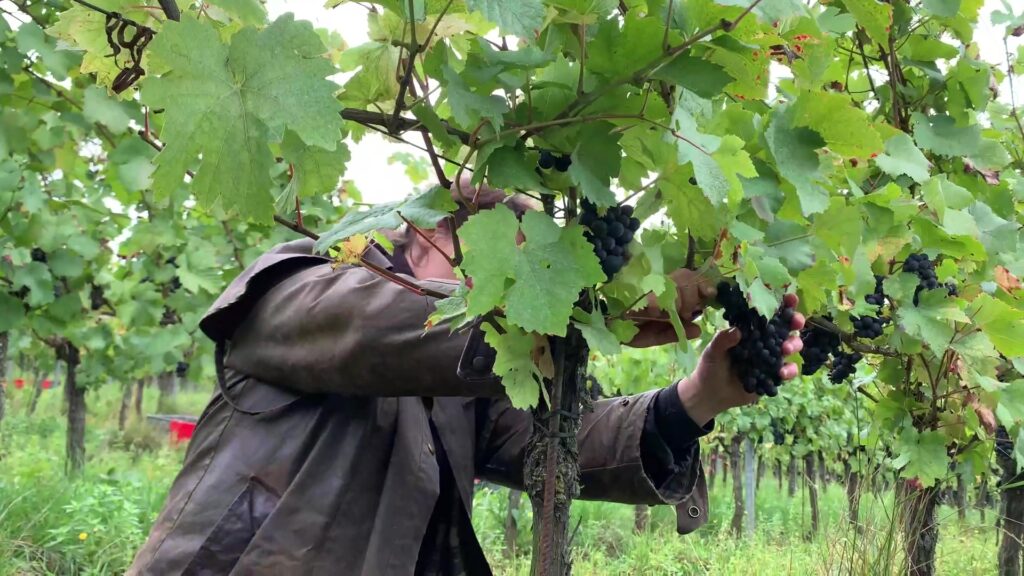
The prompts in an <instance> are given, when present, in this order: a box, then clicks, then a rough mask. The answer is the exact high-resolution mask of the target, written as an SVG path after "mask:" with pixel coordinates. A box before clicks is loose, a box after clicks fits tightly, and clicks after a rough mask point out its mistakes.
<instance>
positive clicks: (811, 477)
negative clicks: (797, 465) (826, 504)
mask: <svg viewBox="0 0 1024 576" xmlns="http://www.w3.org/2000/svg"><path fill="white" fill-rule="evenodd" d="M815 460H817V458H816V457H815V455H814V453H813V452H808V453H807V455H806V456H804V473H805V479H806V483H807V492H808V494H809V498H808V499H809V500H810V502H811V535H812V536H817V535H818V520H819V517H818V477H817V476H816V475H815V471H814V464H815Z"/></svg>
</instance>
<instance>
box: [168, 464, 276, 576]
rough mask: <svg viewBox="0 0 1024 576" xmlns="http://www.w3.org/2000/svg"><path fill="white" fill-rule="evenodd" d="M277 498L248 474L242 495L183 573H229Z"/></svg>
mask: <svg viewBox="0 0 1024 576" xmlns="http://www.w3.org/2000/svg"><path fill="white" fill-rule="evenodd" d="M278 500H280V496H279V495H278V494H276V493H275V492H274V491H273V490H272V489H270V487H268V486H267V485H266V484H264V483H263V482H261V481H260V480H258V479H257V478H255V477H250V478H249V482H248V483H247V484H246V485H245V488H244V489H243V490H242V492H241V494H239V495H238V496H237V497H236V498H235V501H234V502H232V503H231V506H229V507H228V509H227V511H225V512H224V514H223V515H222V516H221V517H220V520H218V521H217V524H216V525H214V527H213V530H211V531H210V535H209V536H207V537H206V541H204V542H203V545H202V546H200V547H199V550H198V551H197V552H196V555H195V556H194V557H193V558H192V561H191V562H189V564H188V566H187V567H186V568H185V571H184V572H183V573H182V574H183V575H185V576H215V575H216V576H221V575H224V574H228V573H230V572H231V570H232V569H233V568H234V567H235V564H237V563H238V560H239V559H240V558H241V557H242V554H243V553H244V552H245V549H246V548H248V547H249V543H250V542H252V539H253V538H254V537H255V536H256V533H257V532H258V531H259V529H260V527H261V526H263V523H264V522H266V520H267V518H268V517H269V516H270V513H271V512H273V511H274V508H275V507H276V506H277V502H278Z"/></svg>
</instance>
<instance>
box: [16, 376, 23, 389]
mask: <svg viewBox="0 0 1024 576" xmlns="http://www.w3.org/2000/svg"><path fill="white" fill-rule="evenodd" d="M14 387H15V388H17V389H18V390H21V389H22V388H24V387H25V379H24V378H15V379H14Z"/></svg>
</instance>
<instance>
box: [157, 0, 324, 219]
mask: <svg viewBox="0 0 1024 576" xmlns="http://www.w3.org/2000/svg"><path fill="white" fill-rule="evenodd" d="M324 50H325V49H324V45H323V43H322V42H321V41H320V37H319V36H317V34H316V32H314V31H313V27H312V26H311V25H310V24H309V23H308V22H295V21H294V20H293V19H292V16H291V15H290V14H286V15H284V16H282V17H280V18H278V19H277V20H275V21H274V23H273V24H271V25H270V26H268V27H266V28H264V29H263V30H259V31H257V30H256V29H254V28H248V27H247V28H243V29H242V30H240V31H239V32H237V33H236V34H235V35H234V36H232V38H231V44H230V46H229V45H226V44H224V43H222V41H221V40H220V38H219V36H218V34H217V32H216V30H215V29H214V28H213V27H212V25H210V24H208V23H204V22H199V21H197V20H195V19H194V18H192V17H191V16H187V15H186V16H183V17H182V21H181V22H180V23H173V22H168V23H166V24H165V26H164V28H163V29H162V30H161V32H160V34H159V35H158V36H157V37H156V39H155V40H153V42H152V43H151V44H150V48H149V51H150V52H151V53H152V57H153V58H154V59H158V60H159V61H161V62H163V63H164V64H165V65H166V66H168V67H169V68H170V69H171V70H172V71H173V73H171V74H167V75H166V76H163V77H159V78H148V79H147V80H146V81H145V84H144V90H143V101H144V102H145V103H146V104H148V105H150V106H153V107H154V108H164V109H165V110H166V112H165V116H166V120H165V122H164V130H163V133H162V134H161V135H160V136H161V138H162V139H163V140H164V142H165V143H166V147H165V148H164V149H163V151H162V152H161V153H160V154H158V155H157V157H156V159H155V160H154V162H155V164H156V165H157V169H156V171H155V172H154V174H153V188H154V190H155V191H156V192H158V193H160V194H162V195H163V196H170V194H171V193H173V192H174V191H175V190H176V189H177V188H178V186H180V184H181V179H182V177H183V175H184V174H185V171H186V169H188V168H189V166H190V165H191V164H192V163H193V162H194V161H195V158H196V156H197V155H202V162H201V164H200V166H199V168H198V169H197V170H196V175H195V178H194V179H193V181H192V189H193V191H194V192H195V194H196V196H197V198H199V200H200V202H202V203H203V204H204V205H208V206H213V205H216V204H220V205H221V206H222V207H223V208H224V209H237V210H238V211H239V212H240V213H241V214H243V215H246V216H250V217H253V218H256V219H258V220H262V221H269V220H270V219H271V217H272V215H273V214H272V208H273V205H272V199H271V196H270V189H271V186H272V181H271V179H270V168H271V166H272V165H273V162H274V156H273V154H272V153H271V151H270V148H269V146H268V143H269V142H270V141H276V140H280V139H281V137H283V132H284V129H285V128H288V129H291V130H293V131H295V133H296V134H297V135H298V136H299V137H300V138H302V140H303V142H305V143H306V144H308V145H313V146H320V147H321V148H324V149H327V150H334V149H335V148H336V147H337V144H338V139H339V135H340V134H341V130H342V126H343V124H342V121H341V116H340V115H339V112H340V104H339V102H338V101H337V100H336V99H335V98H334V91H335V88H336V86H335V84H334V83H332V82H330V81H329V80H327V79H326V77H327V76H329V75H331V74H333V73H334V72H335V69H334V67H333V66H332V65H331V64H330V62H328V61H327V60H326V59H324V58H320V57H319V56H320V55H321V54H323V52H324ZM282 102H287V103H288V106H282V105H281V103H282Z"/></svg>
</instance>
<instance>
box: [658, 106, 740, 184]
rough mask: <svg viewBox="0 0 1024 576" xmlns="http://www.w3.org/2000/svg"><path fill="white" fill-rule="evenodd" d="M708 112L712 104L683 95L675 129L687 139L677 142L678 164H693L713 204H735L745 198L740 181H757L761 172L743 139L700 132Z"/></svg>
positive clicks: (675, 114) (677, 139) (695, 174)
mask: <svg viewBox="0 0 1024 576" xmlns="http://www.w3.org/2000/svg"><path fill="white" fill-rule="evenodd" d="M708 110H709V103H708V101H706V100H703V99H701V98H698V97H697V96H696V95H694V94H692V93H690V92H687V91H685V90H682V91H681V94H680V97H679V103H678V105H677V106H676V109H675V111H674V112H673V114H672V127H673V128H674V129H675V130H676V132H678V133H680V134H685V135H686V136H687V137H686V138H685V139H683V138H675V143H676V147H677V156H678V161H679V163H680V164H686V163H692V164H693V173H694V177H695V178H696V179H697V185H698V186H700V189H701V190H702V191H703V192H704V195H705V196H707V198H708V200H710V201H711V202H712V203H714V204H718V203H726V202H728V203H735V202H738V201H739V200H740V199H742V197H743V184H742V183H741V181H740V178H739V177H740V176H745V177H747V178H754V177H756V176H757V169H756V168H754V164H753V162H751V160H750V155H749V154H747V152H746V151H745V150H743V141H742V140H741V139H740V138H738V137H737V136H734V135H728V136H724V137H719V136H715V135H712V134H704V133H702V132H701V131H700V129H699V127H698V124H697V122H698V117H699V116H703V115H704V114H706V113H707V111H708ZM666 138H672V136H666Z"/></svg>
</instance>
